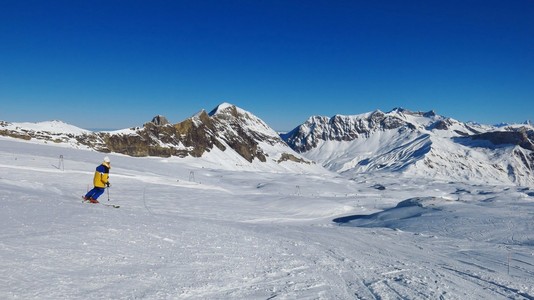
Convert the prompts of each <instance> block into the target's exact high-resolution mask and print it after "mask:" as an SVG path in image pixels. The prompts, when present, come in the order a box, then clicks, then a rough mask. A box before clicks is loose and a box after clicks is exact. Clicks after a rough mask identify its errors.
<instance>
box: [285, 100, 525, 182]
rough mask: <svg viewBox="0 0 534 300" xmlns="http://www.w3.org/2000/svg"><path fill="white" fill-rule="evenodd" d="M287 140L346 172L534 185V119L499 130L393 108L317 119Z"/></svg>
mask: <svg viewBox="0 0 534 300" xmlns="http://www.w3.org/2000/svg"><path fill="white" fill-rule="evenodd" d="M282 137H283V139H284V140H285V141H286V142H287V143H288V144H289V145H290V146H291V147H292V148H293V149H294V150H295V151H297V152H299V153H301V154H303V155H304V156H305V157H307V158H309V159H311V160H314V161H316V162H318V163H321V164H322V165H323V166H325V167H326V168H328V169H330V170H332V171H336V172H339V173H345V174H348V175H351V174H354V173H362V172H376V171H394V172H400V173H402V174H408V175H416V176H430V177H433V178H438V179H442V180H453V181H470V182H489V183H501V184H502V183H514V184H518V185H529V186H532V185H534V128H533V127H532V126H531V125H530V124H529V123H526V124H524V125H508V126H502V127H496V126H488V125H481V124H475V123H463V122H459V121H457V120H454V119H452V118H447V117H443V116H440V115H437V114H436V113H435V112H433V111H430V112H412V111H408V110H405V109H401V108H396V109H394V110H392V111H390V112H387V113H384V112H381V111H379V110H377V111H374V112H370V113H366V114H360V115H351V116H343V115H336V116H334V117H331V118H328V117H320V116H314V117H311V118H309V119H308V120H307V121H306V122H305V123H304V124H302V125H300V126H298V127H296V128H295V129H294V130H292V131H291V132H289V133H287V134H284V135H282Z"/></svg>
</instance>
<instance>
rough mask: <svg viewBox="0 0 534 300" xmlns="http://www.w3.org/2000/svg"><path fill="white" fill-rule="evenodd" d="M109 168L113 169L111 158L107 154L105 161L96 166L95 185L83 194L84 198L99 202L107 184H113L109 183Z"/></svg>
mask: <svg viewBox="0 0 534 300" xmlns="http://www.w3.org/2000/svg"><path fill="white" fill-rule="evenodd" d="M109 169H111V166H110V160H109V157H107V156H106V157H104V162H103V163H102V164H101V165H100V166H98V167H96V171H95V176H94V178H93V184H94V186H95V187H94V188H93V189H92V190H90V191H89V192H88V193H87V194H85V196H83V199H84V200H86V201H89V202H91V203H98V200H97V199H98V197H100V195H102V194H103V193H104V190H105V189H106V186H107V187H109V186H110V185H111V184H110V183H109Z"/></svg>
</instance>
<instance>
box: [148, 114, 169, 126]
mask: <svg viewBox="0 0 534 300" xmlns="http://www.w3.org/2000/svg"><path fill="white" fill-rule="evenodd" d="M150 122H151V123H152V124H154V125H157V126H163V125H168V124H170V122H169V120H167V118H165V117H164V116H162V115H157V116H155V117H154V118H152V121H150Z"/></svg>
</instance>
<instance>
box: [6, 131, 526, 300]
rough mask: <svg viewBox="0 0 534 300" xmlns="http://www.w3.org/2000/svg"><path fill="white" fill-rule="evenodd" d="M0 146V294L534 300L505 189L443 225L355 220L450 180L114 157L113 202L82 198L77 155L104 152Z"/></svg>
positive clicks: (521, 235)
mask: <svg viewBox="0 0 534 300" xmlns="http://www.w3.org/2000/svg"><path fill="white" fill-rule="evenodd" d="M0 142H1V141H0ZM9 146H10V147H13V148H16V149H19V148H17V147H20V149H19V153H17V154H13V153H14V152H13V151H7V152H2V150H1V149H0V171H1V172H2V173H1V175H0V187H1V190H2V193H1V194H0V203H1V204H0V205H1V209H0V220H1V221H0V222H1V223H0V225H1V227H0V257H1V258H2V259H1V260H0V298H2V299H88V298H91V299H297V298H298V299H534V280H533V279H532V278H534V249H533V247H534V243H533V242H532V241H534V235H533V233H532V230H531V229H532V225H529V223H528V222H532V221H533V213H532V209H533V208H532V204H533V202H532V201H531V202H528V201H527V202H524V201H525V200H522V199H523V198H517V197H518V196H517V195H519V194H514V193H513V192H506V193H507V194H503V197H502V198H503V199H505V200H506V199H507V198H509V197H516V198H513V199H516V200H514V201H513V203H512V205H508V204H507V202H505V203H504V204H499V202H498V201H497V202H495V203H493V202H477V199H479V200H480V199H483V198H482V196H483V195H481V196H480V197H479V198H476V196H471V197H472V198H473V199H466V200H465V201H468V202H466V203H465V206H462V208H463V210H462V211H459V212H465V213H463V214H464V215H462V214H459V215H457V216H456V218H454V216H453V217H452V218H451V219H444V221H443V222H448V223H446V224H449V226H442V225H443V224H442V223H439V222H438V223H435V224H434V223H432V222H431V221H428V219H426V218H424V217H420V218H419V219H417V220H419V222H416V223H414V224H411V223H409V221H413V220H414V219H413V218H412V219H408V220H399V221H398V222H397V223H395V224H394V225H395V226H399V227H402V226H404V227H402V228H401V229H398V228H384V227H369V228H361V227H351V226H338V225H335V224H334V223H332V222H331V220H332V219H334V218H335V217H337V216H339V215H341V214H343V215H348V214H351V213H353V214H360V213H371V212H375V211H379V210H381V209H384V208H391V207H394V206H395V205H396V203H397V202H399V201H400V200H404V199H406V198H409V197H413V196H420V194H421V193H425V195H430V196H436V195H439V196H443V195H449V194H450V193H451V192H452V191H454V190H455V188H453V187H451V186H450V184H439V183H438V184H437V183H432V182H427V183H425V182H424V181H417V180H414V182H410V181H409V180H406V181H404V182H403V183H402V184H397V182H396V181H388V180H393V179H388V178H384V179H383V180H384V182H385V183H386V184H387V183H395V184H388V187H390V188H389V190H386V192H383V193H377V191H376V190H375V189H373V188H370V186H372V185H373V184H372V183H373V182H369V180H370V179H369V177H362V178H361V180H360V181H359V180H351V181H348V180H347V181H345V180H343V179H339V178H323V177H320V176H314V175H290V176H288V175H284V174H251V173H246V174H244V175H243V174H240V173H236V172H224V171H217V170H199V171H197V172H196V174H195V175H196V177H197V181H198V182H192V181H189V180H187V179H186V177H185V176H184V175H183V174H186V175H187V174H188V172H183V171H181V173H179V174H177V175H176V176H175V177H169V176H167V175H168V174H172V171H171V170H172V169H171V168H169V169H162V170H161V174H158V170H152V171H151V173H144V172H142V170H141V169H142V168H141V167H135V166H132V167H131V168H128V167H127V166H126V165H122V166H119V167H115V166H113V167H112V172H111V181H112V182H113V183H114V186H113V188H112V189H111V190H110V192H111V195H110V198H111V201H110V203H114V204H118V205H121V208H119V209H114V208H110V207H105V206H101V205H91V204H83V203H81V199H80V196H81V195H82V194H83V193H84V191H85V190H86V189H87V186H88V184H87V182H89V183H90V180H91V177H92V171H91V170H92V169H94V167H95V165H94V163H90V162H88V161H86V160H85V158H83V159H82V157H85V156H89V157H94V158H99V157H100V156H101V155H100V154H95V153H92V152H88V151H74V150H64V149H62V150H61V151H67V152H68V151H71V152H68V154H69V155H68V157H69V160H68V167H69V169H67V170H65V171H60V170H59V169H58V168H56V167H55V166H54V164H53V162H54V161H55V160H57V155H56V153H54V152H53V151H51V150H50V148H51V147H46V146H39V147H38V146H27V145H24V146H22V144H21V145H20V146H17V145H12V144H10V145H9ZM34 147H38V148H37V149H45V150H47V151H50V152H47V151H44V152H40V151H37V150H35V148H34ZM10 149H11V148H10ZM15 157H16V158H17V159H16V160H15V159H14V158H15ZM120 159H122V160H124V161H126V162H130V163H131V164H133V163H134V162H139V163H142V164H147V165H150V163H152V162H153V161H148V162H147V161H146V160H142V159H133V158H124V157H120ZM117 160H119V159H117ZM97 163H98V160H97ZM164 167H166V166H164ZM162 168H163V167H162ZM172 168H176V166H172ZM114 172H116V173H114ZM180 174H181V175H180ZM180 176H181V177H180ZM371 180H372V178H371ZM395 180H397V179H395ZM296 186H298V187H299V188H298V192H299V193H298V194H297V193H296V189H295V187H296ZM467 187H469V188H471V187H470V186H468V185H467ZM477 188H481V189H484V187H481V186H478V187H477ZM489 188H491V187H488V188H487V189H489ZM447 189H450V191H447ZM355 195H357V197H356V196H355ZM377 197H379V198H378V199H379V200H380V201H377ZM100 200H101V201H103V202H105V203H107V199H106V194H104V195H103V196H102V197H101V198H100ZM505 200H503V201H505ZM469 201H474V203H476V205H478V206H479V207H478V208H474V207H475V205H471V204H470V203H471V202H469ZM521 201H523V202H521ZM455 205H456V204H455ZM458 205H459V204H458ZM462 205H463V204H462ZM347 207H349V208H351V209H347ZM455 207H456V206H455ZM517 207H521V209H520V210H516V208H517ZM477 209H478V210H483V211H484V212H486V213H485V214H484V215H483V216H478V215H477V214H475V213H472V211H477ZM496 210H498V211H496ZM452 211H454V210H453V208H451V212H452ZM436 213H438V212H437V211H436ZM512 215H516V217H517V218H519V219H516V220H514V221H513V223H506V222H505V221H503V220H506V219H507V218H509V216H512ZM451 220H461V223H460V224H461V226H464V228H463V229H462V227H461V226H453V224H452V221H451ZM510 222H512V221H510ZM507 224H509V225H507ZM525 224H526V225H525ZM530 224H532V223H530ZM507 226H508V227H507ZM470 228H473V229H470ZM499 228H514V230H515V231H514V234H513V236H512V237H510V236H508V235H509V231H508V232H507V231H499V230H498V229H499ZM492 232H494V234H493V235H492V234H491V233H492ZM508 261H509V262H508ZM509 264H510V265H509ZM508 267H510V271H509V272H508ZM508 273H509V274H508Z"/></svg>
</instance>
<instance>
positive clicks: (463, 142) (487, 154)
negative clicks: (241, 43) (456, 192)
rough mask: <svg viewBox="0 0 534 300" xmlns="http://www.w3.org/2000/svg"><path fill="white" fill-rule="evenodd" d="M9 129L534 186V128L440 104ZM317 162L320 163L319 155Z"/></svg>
mask: <svg viewBox="0 0 534 300" xmlns="http://www.w3.org/2000/svg"><path fill="white" fill-rule="evenodd" d="M0 135H4V136H10V137H16V138H22V139H26V140H37V141H45V142H47V143H55V144H59V145H66V146H69V147H75V148H88V149H95V150H97V151H100V152H106V153H107V152H115V153H121V154H126V155H130V156H137V157H140V156H158V157H171V156H177V157H182V158H184V157H202V158H203V159H204V160H208V161H212V162H213V163H214V164H219V165H221V166H225V167H226V168H228V167H230V168H231V167H234V166H240V167H242V168H244V169H250V170H271V171H279V170H291V171H297V172H308V171H311V170H315V171H322V170H321V169H322V167H325V168H326V169H328V170H330V171H334V172H338V173H341V174H344V175H346V176H349V177H350V176H354V174H358V173H366V172H395V173H396V174H399V175H407V176H423V177H431V178H436V179H439V180H445V181H462V182H466V181H467V182H475V183H494V184H510V183H511V184H516V185H525V186H534V127H533V126H532V125H531V124H530V123H529V122H527V123H524V124H517V125H504V124H501V125H498V126H490V125H482V124H477V123H471V122H470V123H464V122H459V121H457V120H455V119H452V118H448V117H444V116H440V115H437V114H436V113H435V112H434V111H429V112H412V111H409V110H406V109H402V108H396V109H394V110H392V111H390V112H387V113H384V112H381V111H379V110H377V111H374V112H369V113H365V114H360V115H349V116H347V115H336V116H333V117H331V118H329V117H322V116H313V117H310V118H309V119H308V120H307V121H306V122H305V123H304V124H302V125H300V126H298V127H296V128H295V129H294V130H292V131H291V132H289V133H287V134H282V135H281V136H280V135H279V134H278V133H276V132H275V131H274V130H273V129H272V128H271V127H269V126H268V125H267V124H266V123H265V122H264V121H262V120H261V119H259V118H258V117H256V116H255V115H253V114H252V113H250V112H248V111H245V110H243V109H241V108H239V107H236V106H234V105H231V104H229V103H222V104H220V105H219V106H217V107H216V108H215V109H213V110H212V111H211V112H209V113H208V112H206V111H204V110H202V111H200V112H199V113H197V114H196V115H194V116H192V117H190V118H188V119H186V120H184V121H182V122H179V123H176V124H170V123H169V122H168V121H167V119H166V118H165V117H163V116H156V117H155V118H154V119H153V120H152V121H151V122H148V123H146V124H144V125H143V126H142V127H136V128H129V129H124V130H118V131H107V132H92V131H88V130H84V129H80V128H77V127H75V126H72V125H69V124H65V123H63V122H60V121H51V122H42V123H8V122H0ZM315 162H316V163H317V164H316V163H315Z"/></svg>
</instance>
